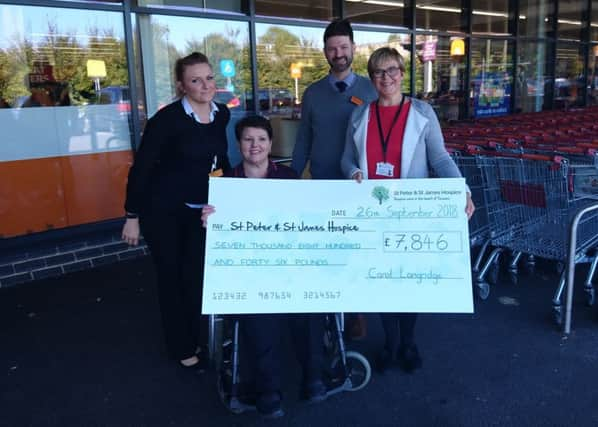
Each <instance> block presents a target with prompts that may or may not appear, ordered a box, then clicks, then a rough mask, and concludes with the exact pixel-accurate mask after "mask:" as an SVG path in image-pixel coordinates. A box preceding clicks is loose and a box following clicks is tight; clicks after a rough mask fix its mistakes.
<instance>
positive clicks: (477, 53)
mask: <svg viewBox="0 0 598 427" xmlns="http://www.w3.org/2000/svg"><path fill="white" fill-rule="evenodd" d="M470 45H471V75H470V78H469V84H470V88H469V97H470V103H471V106H470V110H469V111H470V115H471V116H472V117H475V118H480V117H490V116H504V115H507V114H510V113H511V88H512V84H513V81H512V80H513V55H512V52H513V44H512V42H510V41H508V40H491V39H472V40H471V44H470Z"/></svg>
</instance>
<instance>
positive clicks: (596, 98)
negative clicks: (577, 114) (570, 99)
mask: <svg viewBox="0 0 598 427" xmlns="http://www.w3.org/2000/svg"><path fill="white" fill-rule="evenodd" d="M587 86H588V105H598V44H595V45H591V46H590V52H589V58H588V85H587Z"/></svg>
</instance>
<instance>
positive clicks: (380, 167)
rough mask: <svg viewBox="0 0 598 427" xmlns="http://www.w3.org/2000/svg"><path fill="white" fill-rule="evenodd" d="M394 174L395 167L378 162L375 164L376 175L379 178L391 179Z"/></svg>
mask: <svg viewBox="0 0 598 427" xmlns="http://www.w3.org/2000/svg"><path fill="white" fill-rule="evenodd" d="M394 172H395V166H394V165H392V164H390V163H386V162H378V163H376V175H380V176H387V177H390V178H392V177H393V175H394Z"/></svg>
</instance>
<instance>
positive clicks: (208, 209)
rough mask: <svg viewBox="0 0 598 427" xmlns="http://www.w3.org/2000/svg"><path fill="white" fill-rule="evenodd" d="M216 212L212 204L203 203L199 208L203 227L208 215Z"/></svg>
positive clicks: (206, 222)
mask: <svg viewBox="0 0 598 427" xmlns="http://www.w3.org/2000/svg"><path fill="white" fill-rule="evenodd" d="M214 212H216V208H215V207H214V206H212V205H205V206H204V207H203V208H201V223H202V224H203V226H204V228H205V227H207V226H208V217H209V216H210V215H212V214H213V213H214Z"/></svg>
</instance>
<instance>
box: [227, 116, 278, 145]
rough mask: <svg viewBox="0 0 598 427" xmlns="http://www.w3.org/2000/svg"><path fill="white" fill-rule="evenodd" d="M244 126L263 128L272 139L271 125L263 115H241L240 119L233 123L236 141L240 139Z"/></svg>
mask: <svg viewBox="0 0 598 427" xmlns="http://www.w3.org/2000/svg"><path fill="white" fill-rule="evenodd" d="M246 128H258V129H264V130H265V131H266V133H267V134H268V138H270V139H272V133H273V132H272V125H271V124H270V120H268V119H267V118H265V117H264V116H258V115H257V114H255V115H251V116H247V117H243V118H242V119H241V120H239V121H238V122H237V124H236V125H235V136H236V137H237V141H239V142H240V141H241V137H242V136H243V131H244V130H245V129H246Z"/></svg>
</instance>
